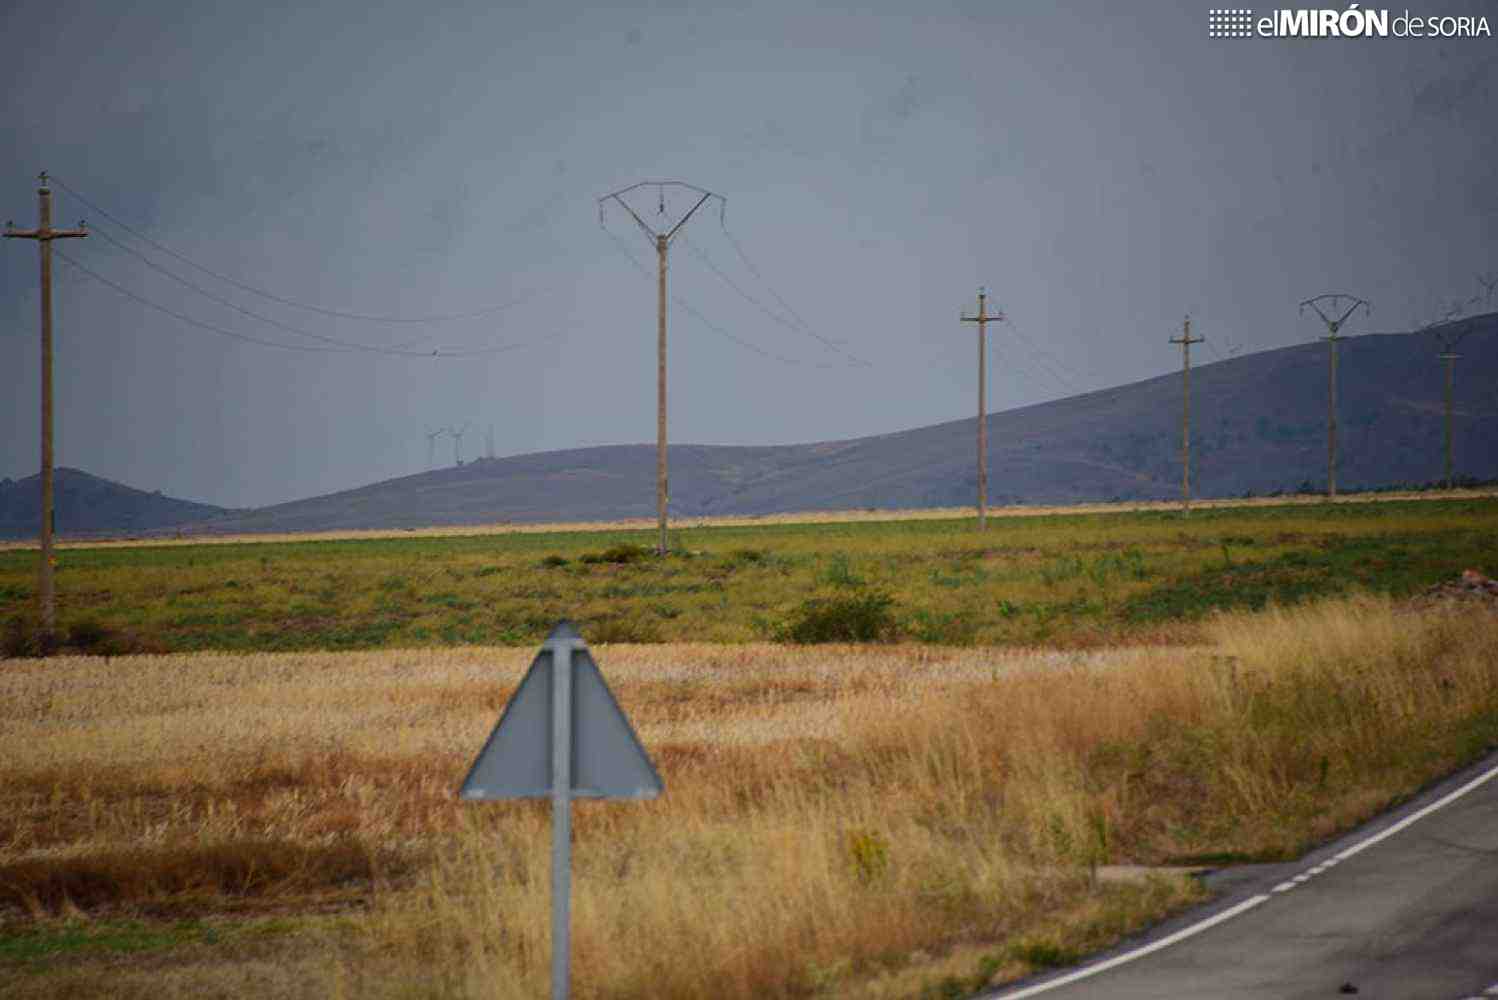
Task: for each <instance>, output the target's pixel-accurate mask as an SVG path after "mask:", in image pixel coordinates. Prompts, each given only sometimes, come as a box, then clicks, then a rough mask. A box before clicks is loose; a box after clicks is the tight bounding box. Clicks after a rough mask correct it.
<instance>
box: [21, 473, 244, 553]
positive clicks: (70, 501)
mask: <svg viewBox="0 0 1498 1000" xmlns="http://www.w3.org/2000/svg"><path fill="white" fill-rule="evenodd" d="M41 479H42V477H41V474H40V473H38V474H37V475H34V476H27V477H26V478H24V479H5V480H0V538H35V537H36V534H37V525H38V523H39V522H40V521H41V510H42V487H41ZM52 489H53V512H54V513H53V517H54V524H55V525H56V530H57V533H58V534H59V535H88V534H124V533H129V532H144V531H151V530H155V529H162V528H172V527H176V526H186V525H193V524H197V523H199V522H202V521H206V520H208V519H210V518H215V517H223V516H225V515H230V514H234V513H237V512H236V511H233V510H230V509H229V508H227V507H215V506H214V505H212V504H206V503H195V502H193V501H191V500H178V499H177V498H175V497H168V496H162V495H161V493H159V492H157V493H149V492H147V491H145V490H137V489H134V488H132V487H129V486H126V485H124V484H122V483H117V482H114V481H113V480H110V479H104V478H102V477H100V476H94V475H90V474H89V473H87V472H83V471H82V470H80V469H73V468H69V467H67V466H59V467H58V468H57V469H56V470H55V472H54V475H53V480H52Z"/></svg>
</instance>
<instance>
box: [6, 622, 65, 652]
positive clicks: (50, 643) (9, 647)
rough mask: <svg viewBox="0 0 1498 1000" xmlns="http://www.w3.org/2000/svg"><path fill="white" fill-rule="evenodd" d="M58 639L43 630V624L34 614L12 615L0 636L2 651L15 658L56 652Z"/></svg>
mask: <svg viewBox="0 0 1498 1000" xmlns="http://www.w3.org/2000/svg"><path fill="white" fill-rule="evenodd" d="M56 649H57V641H56V639H55V637H54V638H49V637H48V636H46V635H45V634H44V633H43V632H42V625H41V622H39V621H38V620H37V619H36V617H35V616H34V615H28V614H20V615H13V616H11V618H10V620H9V621H7V622H6V623H5V633H4V635H3V636H0V652H3V654H4V655H5V656H7V657H11V658H13V659H15V658H20V657H30V656H50V655H51V654H52V653H54V652H56Z"/></svg>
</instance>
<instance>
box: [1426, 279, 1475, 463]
mask: <svg viewBox="0 0 1498 1000" xmlns="http://www.w3.org/2000/svg"><path fill="white" fill-rule="evenodd" d="M1460 311H1461V307H1460V306H1453V307H1451V309H1449V310H1448V311H1447V312H1446V315H1445V316H1443V317H1441V318H1440V319H1438V320H1436V321H1435V322H1434V323H1432V324H1431V325H1430V326H1428V327H1426V329H1427V330H1430V331H1432V332H1434V333H1435V335H1436V339H1437V340H1439V341H1440V342H1441V353H1440V354H1438V355H1436V357H1438V358H1440V359H1441V360H1442V361H1444V362H1446V425H1445V439H1446V440H1445V446H1446V447H1445V451H1446V477H1445V483H1446V488H1447V489H1448V490H1449V489H1451V488H1452V487H1453V486H1455V485H1456V476H1455V472H1454V468H1455V463H1454V460H1453V457H1452V430H1451V403H1452V390H1453V387H1454V384H1455V381H1456V372H1455V367H1456V359H1457V358H1460V357H1461V355H1460V354H1457V353H1456V345H1457V344H1460V343H1461V342H1462V338H1463V337H1465V336H1466V335H1467V334H1468V333H1469V332H1470V331H1471V329H1472V328H1471V327H1470V326H1463V327H1460V328H1457V329H1449V328H1450V327H1451V326H1452V325H1453V324H1454V322H1455V320H1456V317H1457V315H1458V313H1460ZM1442 327H1447V328H1448V329H1446V330H1445V331H1444V332H1443V331H1442V330H1441V328H1442Z"/></svg>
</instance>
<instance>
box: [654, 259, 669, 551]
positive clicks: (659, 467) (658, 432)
mask: <svg viewBox="0 0 1498 1000" xmlns="http://www.w3.org/2000/svg"><path fill="white" fill-rule="evenodd" d="M669 246H670V239H669V238H668V237H666V236H662V235H657V236H656V238H655V253H656V258H657V261H658V263H659V265H660V270H659V272H658V273H659V280H658V282H657V286H656V290H657V295H656V317H657V319H656V331H655V516H656V520H657V522H658V527H659V529H660V538H659V539H658V540H657V541H656V543H655V552H656V555H661V556H663V555H665V554H666V505H667V503H668V500H669V498H670V495H671V494H670V489H669V485H668V483H667V478H666V269H667V268H668V267H669V266H670V265H669V262H668V261H667V259H666V251H667V249H668V248H669Z"/></svg>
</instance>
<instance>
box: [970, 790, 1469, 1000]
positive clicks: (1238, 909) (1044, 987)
mask: <svg viewBox="0 0 1498 1000" xmlns="http://www.w3.org/2000/svg"><path fill="white" fill-rule="evenodd" d="M1493 778H1498V764H1495V765H1494V766H1492V767H1490V768H1488V770H1486V771H1484V772H1483V773H1482V774H1479V775H1478V776H1477V777H1475V778H1473V779H1472V780H1471V781H1469V782H1467V783H1466V784H1465V785H1463V786H1461V787H1460V788H1458V789H1456V790H1454V791H1451V792H1447V793H1446V794H1445V795H1443V796H1441V797H1440V798H1439V799H1437V800H1436V801H1434V802H1432V803H1431V804H1430V805H1428V806H1425V807H1423V808H1421V809H1417V810H1416V811H1414V812H1412V813H1410V814H1409V815H1408V816H1406V817H1405V818H1404V819H1402V820H1400V821H1399V822H1398V823H1395V824H1393V825H1392V826H1390V827H1389V828H1388V829H1386V830H1381V831H1379V832H1378V833H1375V834H1373V835H1372V836H1370V837H1365V838H1364V839H1363V840H1360V841H1358V842H1357V843H1356V844H1353V845H1352V846H1351V847H1349V848H1346V849H1345V850H1343V851H1340V852H1339V853H1337V854H1336V855H1335V856H1334V857H1330V858H1328V859H1326V860H1325V861H1323V862H1322V863H1321V864H1320V865H1318V866H1316V867H1315V868H1312V869H1310V870H1309V871H1308V872H1307V873H1303V874H1301V875H1298V876H1296V877H1295V878H1293V879H1290V880H1288V881H1285V882H1281V883H1280V884H1279V885H1277V886H1275V887H1274V888H1273V889H1271V890H1269V893H1261V894H1259V895H1257V896H1250V897H1249V898H1248V899H1245V900H1244V901H1243V902H1241V903H1239V904H1237V905H1236V906H1230V907H1228V908H1227V909H1226V910H1223V911H1222V912H1220V913H1214V914H1212V916H1210V917H1208V918H1206V919H1205V920H1202V921H1200V922H1199V923H1195V924H1192V925H1191V926H1190V927H1183V928H1181V929H1180V930H1178V931H1176V932H1175V933H1174V934H1169V935H1167V936H1165V937H1163V938H1161V939H1160V940H1158V941H1151V942H1150V943H1149V944H1147V945H1144V946H1142V947H1139V948H1135V949H1134V950H1132V951H1126V952H1124V953H1122V954H1120V955H1114V956H1113V957H1112V958H1110V959H1108V960H1107V961H1104V962H1099V963H1097V964H1096V965H1089V966H1087V967H1086V968H1084V969H1078V970H1077V971H1076V972H1072V973H1068V974H1067V975H1065V976H1061V977H1059V978H1057V979H1051V980H1047V981H1046V982H1043V983H1037V984H1035V985H1034V986H1027V987H1025V988H1024V989H1022V990H1019V991H1017V992H1014V993H1004V992H999V993H991V994H988V996H989V997H990V998H991V1000H1021V998H1023V997H1032V996H1036V995H1037V994H1040V993H1045V992H1046V991H1048V990H1054V989H1056V988H1057V987H1059V986H1067V985H1069V984H1071V983H1075V982H1078V981H1080V980H1083V979H1086V978H1088V977H1089V976H1095V975H1097V974H1098V973H1099V972H1106V971H1107V970H1108V969H1112V968H1116V967H1117V966H1120V965H1123V964H1124V963H1126V962H1132V961H1134V960H1135V959H1136V958H1143V957H1144V956H1145V955H1148V954H1150V953H1151V952H1155V951H1159V950H1160V949H1161V948H1168V947H1170V946H1171V945H1173V944H1175V943H1176V942H1177V941H1184V940H1185V939H1186V938H1189V937H1192V936H1194V935H1197V934H1200V933H1201V932H1202V931H1204V930H1207V929H1208V928H1210V927H1215V926H1217V925H1218V924H1220V923H1222V922H1223V921H1225V920H1231V919H1232V918H1234V917H1236V916H1238V914H1240V913H1244V912H1246V911H1248V910H1251V909H1253V908H1254V907H1255V906H1258V905H1259V904H1260V903H1262V902H1264V901H1266V900H1268V899H1269V898H1270V894H1271V893H1279V892H1285V891H1287V890H1290V889H1294V888H1296V887H1297V886H1298V885H1301V884H1302V883H1304V882H1305V881H1306V880H1307V879H1308V878H1310V877H1311V876H1312V875H1317V874H1320V872H1321V871H1323V870H1325V869H1327V868H1330V867H1331V866H1332V865H1335V864H1337V863H1339V862H1342V861H1346V860H1347V859H1348V858H1350V857H1352V856H1353V855H1354V854H1357V853H1358V852H1360V851H1364V850H1367V849H1368V848H1370V847H1372V846H1373V845H1374V844H1377V843H1379V842H1381V841H1384V840H1387V839H1388V838H1390V837H1392V836H1394V834H1396V833H1398V832H1399V831H1400V830H1403V829H1405V828H1406V827H1408V826H1410V825H1411V824H1413V823H1416V822H1418V821H1419V820H1422V819H1424V818H1425V817H1426V816H1429V815H1430V814H1431V813H1433V812H1435V811H1436V810H1437V809H1441V808H1444V807H1445V806H1448V805H1450V804H1451V803H1453V802H1455V801H1456V800H1457V799H1459V798H1461V797H1462V796H1463V795H1466V794H1467V793H1468V792H1470V791H1472V790H1473V789H1474V788H1479V787H1481V786H1482V785H1484V784H1486V783H1487V782H1489V781H1491V780H1492V779H1493ZM1483 996H1498V983H1494V984H1493V985H1492V986H1489V987H1488V988H1487V989H1486V990H1485V991H1484V992H1483Z"/></svg>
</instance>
